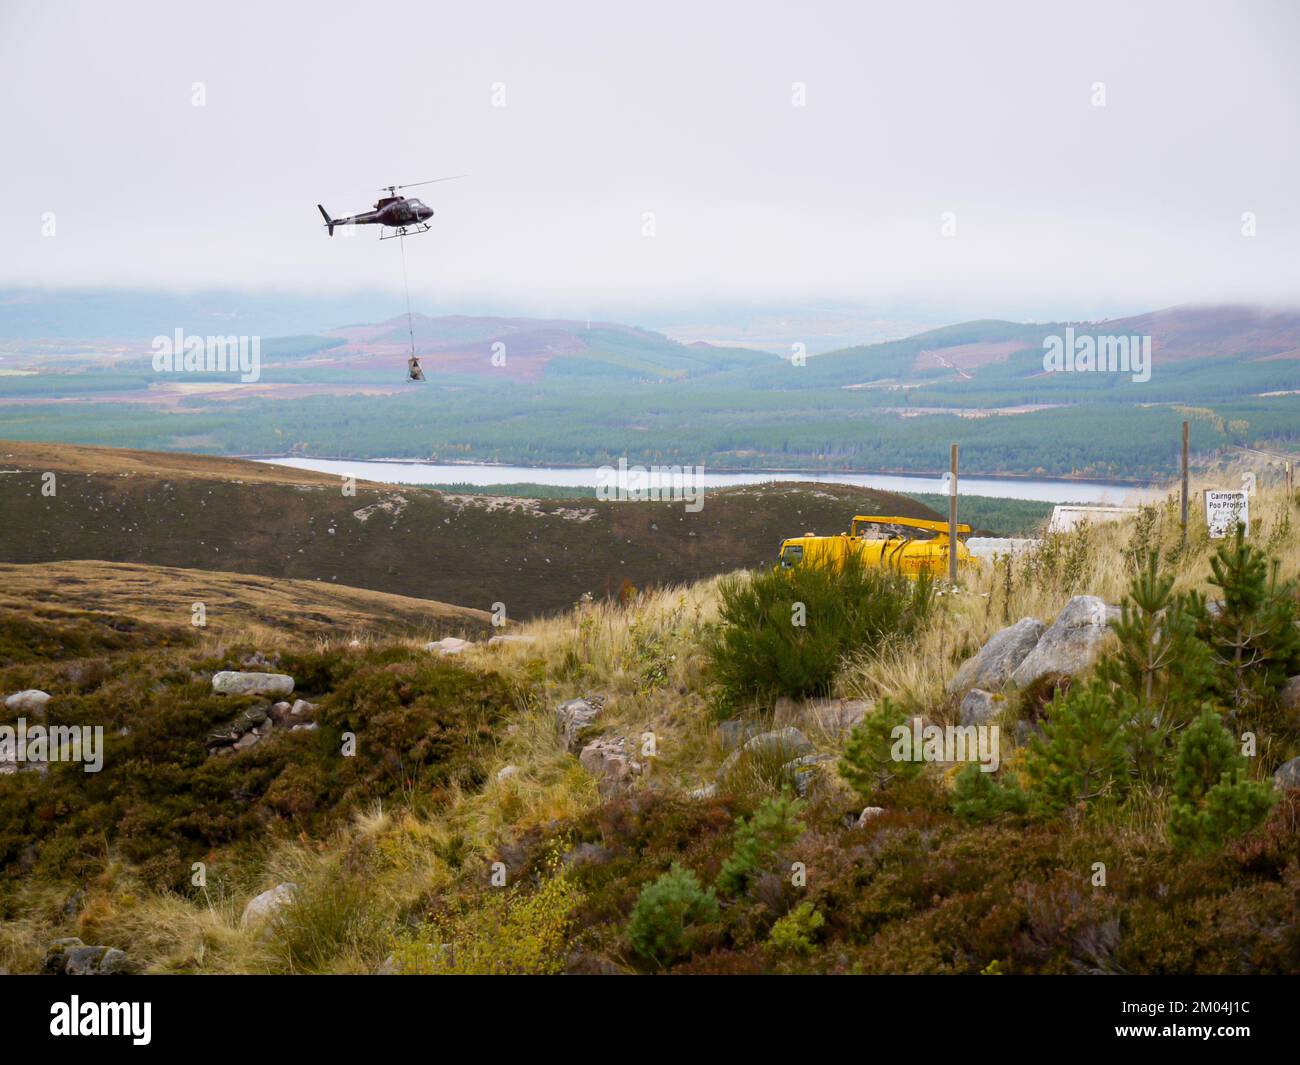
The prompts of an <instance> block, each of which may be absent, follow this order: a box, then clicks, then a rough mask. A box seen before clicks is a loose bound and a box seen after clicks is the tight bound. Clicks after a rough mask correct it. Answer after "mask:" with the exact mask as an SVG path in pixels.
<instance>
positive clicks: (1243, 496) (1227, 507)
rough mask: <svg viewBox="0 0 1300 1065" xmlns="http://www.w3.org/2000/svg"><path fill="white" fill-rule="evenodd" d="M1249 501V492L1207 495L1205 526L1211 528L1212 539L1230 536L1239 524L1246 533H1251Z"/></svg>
mask: <svg viewBox="0 0 1300 1065" xmlns="http://www.w3.org/2000/svg"><path fill="white" fill-rule="evenodd" d="M1249 500H1250V495H1249V493H1247V492H1210V491H1207V492H1206V493H1205V524H1206V525H1208V526H1209V529H1210V536H1211V538H1212V539H1215V540H1220V539H1222V538H1223V537H1225V536H1230V535H1231V534H1232V531H1233V529H1234V528H1236V526H1237V525H1238V524H1240V525H1241V526H1242V527H1243V528H1244V529H1245V531H1246V532H1249V531H1250V502H1249Z"/></svg>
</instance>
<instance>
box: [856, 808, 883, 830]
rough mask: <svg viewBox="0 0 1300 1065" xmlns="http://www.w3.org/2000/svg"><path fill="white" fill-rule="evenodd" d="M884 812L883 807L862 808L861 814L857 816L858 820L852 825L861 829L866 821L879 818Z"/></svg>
mask: <svg viewBox="0 0 1300 1065" xmlns="http://www.w3.org/2000/svg"><path fill="white" fill-rule="evenodd" d="M884 812H885V808H884V807H883V806H867V807H864V808H863V810H862V813H860V814H859V815H858V819H857V820H856V821H855V822H854V824H855V825H857V826H858V828H861V827H862V826H863V825H865V824H866V823H867V822H868V821H874V820H875V819H876V818H877V817H879V816H880V815H881V814H883V813H884Z"/></svg>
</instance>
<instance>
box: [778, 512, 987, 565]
mask: <svg viewBox="0 0 1300 1065" xmlns="http://www.w3.org/2000/svg"><path fill="white" fill-rule="evenodd" d="M970 531H971V528H970V526H969V525H958V526H957V535H958V537H959V539H958V540H957V568H958V570H959V571H961V570H967V569H970V568H971V567H972V566H974V565H975V560H974V559H973V558H972V556H971V553H970V551H969V550H968V549H967V547H966V545H965V544H964V543H962V541H961V539H960V537H961V536H964V535H967V534H969V533H970ZM949 543H950V541H949V536H948V523H947V522H946V521H925V520H924V519H921V518H897V517H884V516H879V515H866V514H859V515H857V516H856V517H855V518H854V519H853V521H852V522H851V523H850V524H849V531H848V532H846V533H840V534H839V535H838V536H817V535H815V534H814V533H804V534H803V535H802V536H792V537H790V539H788V540H782V541H781V554H780V558H779V563H778V564H779V565H780V566H781V568H782V569H790V568H792V567H794V566H798V565H800V564H801V563H812V564H813V565H833V566H841V565H843V560H844V559H845V558H846V557H847V556H848V555H849V554H856V555H858V556H860V557H861V559H862V561H863V562H864V563H865V564H866V565H868V566H871V567H873V568H879V569H895V570H898V571H899V572H901V573H905V574H907V576H909V577H915V576H917V575H918V574H921V573H928V574H930V575H931V576H932V577H944V576H947V574H948V551H949Z"/></svg>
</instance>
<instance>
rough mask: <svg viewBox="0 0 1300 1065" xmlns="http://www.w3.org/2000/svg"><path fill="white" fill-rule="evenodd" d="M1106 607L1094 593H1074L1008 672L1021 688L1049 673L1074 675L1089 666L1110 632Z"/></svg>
mask: <svg viewBox="0 0 1300 1065" xmlns="http://www.w3.org/2000/svg"><path fill="white" fill-rule="evenodd" d="M1108 620H1109V608H1108V607H1107V606H1106V603H1105V602H1104V601H1103V600H1101V599H1098V598H1097V597H1096V596H1095V595H1076V596H1075V597H1074V598H1073V599H1071V600H1070V601H1069V602H1068V603H1066V604H1065V607H1064V608H1063V609H1062V610H1061V612H1060V614H1058V615H1057V618H1056V620H1055V621H1054V622H1052V627H1051V628H1049V629H1048V630H1047V631H1046V632H1045V633H1043V635H1042V637H1041V638H1040V639H1039V641H1038V643H1037V645H1036V646H1035V647H1034V649H1033V650H1032V651H1030V652H1029V654H1028V655H1026V656H1025V660H1024V661H1023V662H1021V663H1020V665H1019V666H1017V667H1016V670H1015V672H1014V673H1012V674H1011V681H1012V683H1013V684H1015V685H1016V686H1017V687H1020V688H1023V687H1025V685H1027V684H1032V683H1033V682H1034V681H1036V680H1037V679H1038V678H1039V677H1042V676H1045V675H1047V674H1048V673H1065V674H1069V675H1071V676H1073V675H1074V674H1076V673H1081V672H1082V671H1083V670H1085V669H1087V668H1088V667H1089V666H1090V665H1092V662H1093V659H1095V658H1096V657H1097V652H1098V651H1099V650H1100V649H1101V644H1102V641H1103V640H1105V638H1106V636H1107V634H1108V633H1109V632H1110V626H1109V625H1108V624H1107V621H1108Z"/></svg>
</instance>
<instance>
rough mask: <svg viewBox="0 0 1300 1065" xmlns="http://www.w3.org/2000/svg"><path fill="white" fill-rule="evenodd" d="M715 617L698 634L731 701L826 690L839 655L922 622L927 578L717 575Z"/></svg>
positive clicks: (848, 566) (853, 561)
mask: <svg viewBox="0 0 1300 1065" xmlns="http://www.w3.org/2000/svg"><path fill="white" fill-rule="evenodd" d="M720 594H721V608H720V614H721V620H720V621H719V622H718V623H717V624H716V625H715V626H714V627H713V628H712V629H711V630H710V632H709V633H708V635H707V636H706V640H705V653H706V660H707V664H708V667H709V672H710V675H711V676H712V678H713V679H714V680H715V681H716V682H717V683H718V685H719V686H720V688H721V689H722V692H723V696H724V698H725V699H726V700H727V701H728V702H730V703H731V704H732V705H741V704H743V703H746V702H748V701H751V700H764V699H770V698H774V697H776V696H790V697H791V698H803V697H806V696H812V695H825V694H826V693H827V692H828V691H829V690H830V686H831V682H832V681H833V680H834V678H835V674H836V672H837V671H838V669H839V668H840V663H841V660H842V658H843V657H844V655H846V654H848V653H851V652H857V651H863V650H866V651H874V650H876V649H878V648H879V647H881V646H882V645H883V644H884V643H885V642H886V641H887V640H890V639H892V638H901V637H906V636H908V635H910V634H912V633H914V632H916V631H918V630H919V629H920V628H921V626H922V625H924V623H925V621H926V619H927V617H928V615H929V613H930V609H931V606H932V604H933V586H932V583H931V581H930V580H929V579H928V578H927V577H924V576H923V577H921V578H918V579H916V580H911V579H909V578H907V577H905V576H902V575H901V574H898V573H895V572H891V571H885V570H877V569H872V568H869V567H867V566H865V565H864V564H863V563H862V562H861V560H860V559H859V558H858V557H857V556H850V557H849V558H848V559H847V560H846V561H845V564H844V565H843V567H835V566H828V565H813V564H804V565H799V566H795V567H794V568H792V569H771V570H764V571H761V572H758V573H753V574H748V575H745V576H738V577H730V578H724V580H723V581H722V583H721V586H720Z"/></svg>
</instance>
